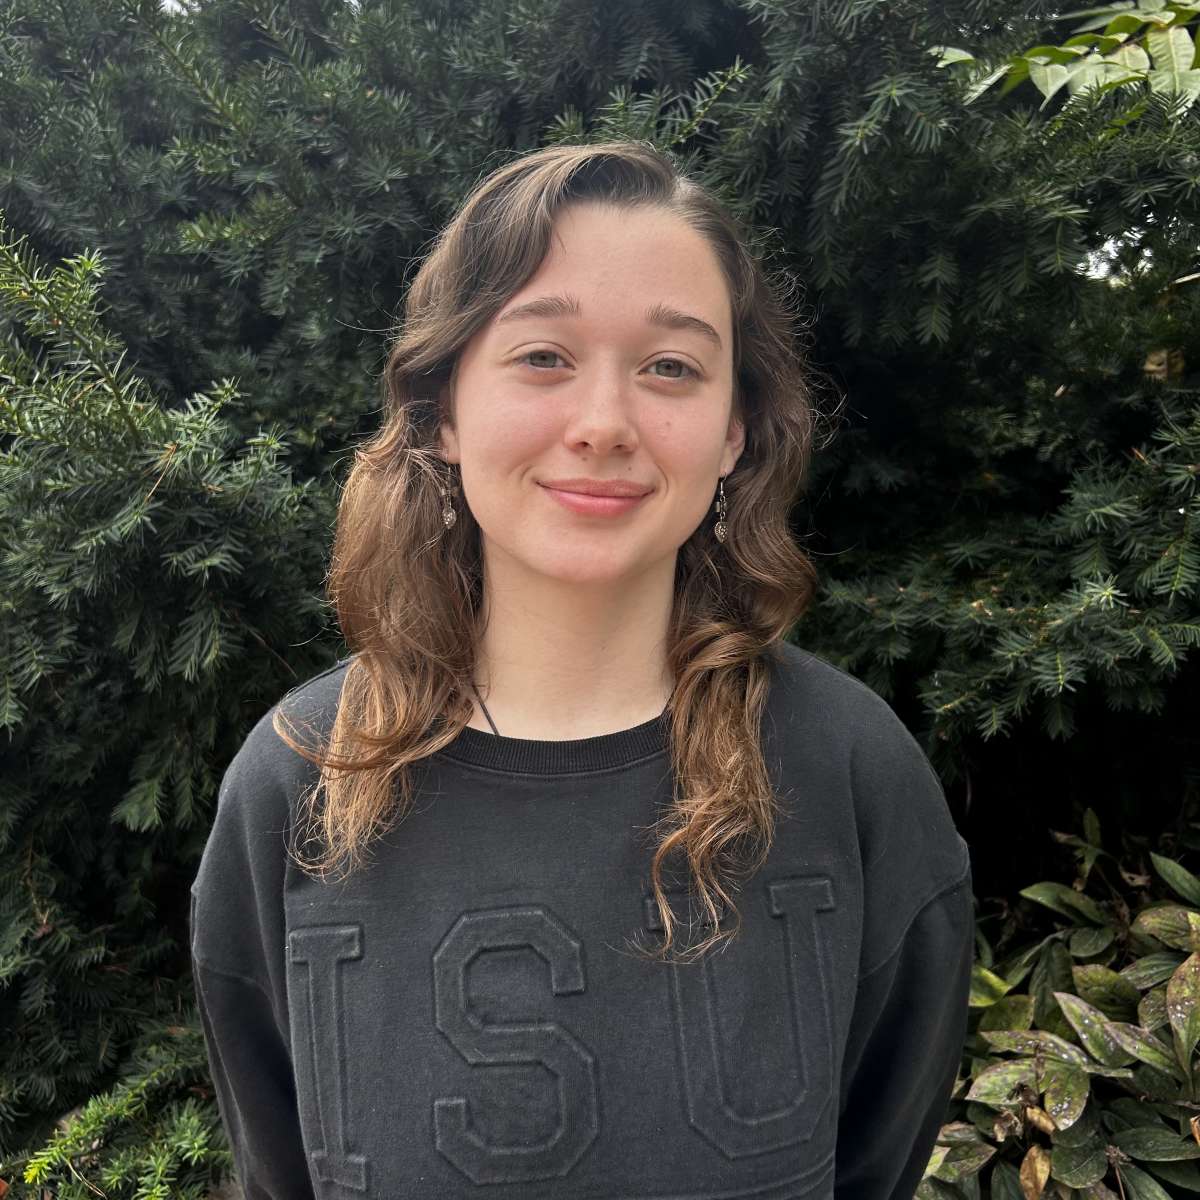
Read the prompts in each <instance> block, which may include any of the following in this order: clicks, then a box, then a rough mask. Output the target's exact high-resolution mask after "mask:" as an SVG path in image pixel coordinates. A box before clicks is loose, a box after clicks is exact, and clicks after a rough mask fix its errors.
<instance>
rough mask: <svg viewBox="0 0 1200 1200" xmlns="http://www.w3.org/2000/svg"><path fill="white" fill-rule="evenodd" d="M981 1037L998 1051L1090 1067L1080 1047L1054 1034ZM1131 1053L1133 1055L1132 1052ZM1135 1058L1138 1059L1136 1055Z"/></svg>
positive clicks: (993, 1032) (1002, 1032)
mask: <svg viewBox="0 0 1200 1200" xmlns="http://www.w3.org/2000/svg"><path fill="white" fill-rule="evenodd" d="M979 1036H980V1037H981V1038H983V1040H984V1041H985V1042H987V1043H988V1045H989V1046H992V1047H994V1048H995V1049H997V1050H1011V1051H1014V1052H1016V1053H1017V1054H1028V1055H1033V1054H1037V1053H1038V1052H1041V1053H1042V1054H1043V1055H1045V1056H1046V1057H1047V1058H1057V1059H1058V1060H1059V1061H1060V1062H1067V1063H1073V1064H1074V1065H1075V1066H1077V1067H1086V1066H1088V1056H1087V1055H1086V1054H1084V1052H1083V1051H1082V1050H1080V1048H1079V1047H1078V1046H1072V1045H1071V1043H1070V1042H1068V1041H1065V1040H1064V1039H1063V1038H1060V1037H1057V1036H1055V1035H1054V1034H1053V1033H1044V1032H1040V1031H1031V1032H1028V1033H1026V1032H1025V1031H1024V1030H1020V1029H1006V1030H991V1029H989V1030H986V1031H981V1032H980V1034H979ZM1130 1053H1133V1052H1132V1051H1130ZM1134 1057H1137V1056H1136V1055H1134Z"/></svg>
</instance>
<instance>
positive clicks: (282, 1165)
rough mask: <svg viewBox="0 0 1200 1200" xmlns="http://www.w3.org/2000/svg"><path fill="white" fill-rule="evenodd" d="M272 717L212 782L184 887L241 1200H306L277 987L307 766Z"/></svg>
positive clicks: (281, 992)
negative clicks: (290, 830)
mask: <svg viewBox="0 0 1200 1200" xmlns="http://www.w3.org/2000/svg"><path fill="white" fill-rule="evenodd" d="M272 711H274V710H272ZM271 715H272V714H271V713H268V714H267V715H266V716H265V717H264V718H263V719H262V720H261V721H260V722H259V724H258V725H257V726H256V727H255V729H254V730H253V731H252V732H251V734H250V736H249V737H248V738H247V740H246V742H245V743H244V744H243V746H242V748H241V749H240V750H239V751H238V753H237V755H236V756H235V757H234V759H233V762H232V763H230V765H229V768H228V770H227V771H226V773H225V776H224V778H223V779H222V781H221V787H220V791H219V794H218V801H217V814H216V817H215V820H214V822H213V827H212V831H211V833H210V834H209V838H208V841H207V843H206V845H205V849H204V854H203V857H202V858H201V862H200V869H199V871H198V873H197V876H196V880H195V882H194V883H193V885H192V900H191V952H192V976H193V980H194V984H195V992H196V1001H197V1006H198V1009H199V1015H200V1022H201V1027H202V1029H203V1033H204V1040H205V1046H206V1048H207V1051H208V1061H209V1066H210V1069H211V1075H212V1081H213V1086H214V1088H215V1089H216V1096H217V1104H218V1107H219V1109H220V1113H221V1119H222V1122H223V1124H224V1126H225V1132H226V1134H227V1136H228V1139H229V1144H230V1147H231V1149H232V1151H233V1158H234V1165H235V1169H236V1172H237V1176H238V1180H239V1182H240V1184H241V1186H242V1192H243V1195H244V1197H245V1200H312V1197H313V1191H312V1186H311V1182H310V1179H309V1172H308V1167H307V1162H306V1156H305V1151H304V1145H303V1140H302V1137H301V1131H300V1121H299V1117H298V1112H297V1102H296V1086H295V1077H294V1072H293V1065H292V1056H291V1037H290V1031H289V1027H288V1010H287V998H286V985H285V982H284V970H285V963H284V928H285V919H284V912H283V884H284V874H285V868H286V830H287V825H288V820H289V812H290V807H289V806H290V795H291V793H293V792H294V791H295V790H296V789H297V788H298V787H299V786H302V777H303V771H302V770H301V769H300V768H299V767H298V766H297V762H299V763H303V761H304V760H302V759H300V758H299V756H298V755H296V754H295V753H294V752H293V751H291V749H290V748H289V747H287V746H286V744H285V743H283V742H282V740H281V739H280V738H279V737H278V735H277V734H276V733H275V732H274V730H273V729H271V727H270V719H271Z"/></svg>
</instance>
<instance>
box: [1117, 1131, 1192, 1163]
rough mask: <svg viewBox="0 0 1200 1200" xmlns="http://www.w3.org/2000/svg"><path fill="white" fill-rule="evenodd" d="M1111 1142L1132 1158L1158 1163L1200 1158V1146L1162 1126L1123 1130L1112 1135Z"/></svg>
mask: <svg viewBox="0 0 1200 1200" xmlns="http://www.w3.org/2000/svg"><path fill="white" fill-rule="evenodd" d="M1111 1141H1112V1143H1113V1145H1114V1146H1116V1147H1117V1148H1118V1149H1120V1150H1124V1151H1125V1153H1126V1154H1128V1155H1129V1156H1130V1157H1131V1158H1146V1159H1153V1160H1154V1161H1156V1162H1175V1161H1178V1160H1179V1159H1184V1158H1200V1146H1198V1145H1197V1144H1196V1143H1195V1141H1194V1140H1192V1139H1191V1138H1185V1137H1184V1136H1183V1135H1182V1134H1179V1133H1172V1132H1171V1131H1170V1130H1169V1129H1164V1128H1163V1127H1162V1126H1161V1125H1153V1126H1142V1127H1140V1128H1137V1129H1121V1130H1118V1131H1117V1132H1116V1133H1113V1134H1112V1135H1111Z"/></svg>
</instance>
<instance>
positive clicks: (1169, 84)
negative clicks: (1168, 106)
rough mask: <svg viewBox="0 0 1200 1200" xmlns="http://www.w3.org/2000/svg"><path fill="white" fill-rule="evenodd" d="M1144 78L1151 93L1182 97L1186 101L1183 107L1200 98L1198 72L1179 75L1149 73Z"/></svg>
mask: <svg viewBox="0 0 1200 1200" xmlns="http://www.w3.org/2000/svg"><path fill="white" fill-rule="evenodd" d="M1146 78H1147V79H1148V80H1149V82H1150V90H1151V91H1152V92H1155V93H1157V94H1158V95H1160V96H1182V97H1184V98H1185V99H1186V100H1187V105H1185V107H1189V106H1190V105H1191V104H1192V103H1193V102H1194V101H1195V99H1196V97H1197V96H1200V71H1184V72H1183V73H1182V74H1180V75H1172V74H1169V73H1167V72H1165V71H1151V72H1150V73H1149V74H1148V75H1147V76H1146Z"/></svg>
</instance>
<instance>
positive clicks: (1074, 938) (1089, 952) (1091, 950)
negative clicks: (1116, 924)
mask: <svg viewBox="0 0 1200 1200" xmlns="http://www.w3.org/2000/svg"><path fill="white" fill-rule="evenodd" d="M1116 936H1117V933H1116V930H1115V929H1113V927H1112V926H1111V925H1107V926H1105V927H1104V928H1103V929H1076V930H1075V932H1074V933H1072V934H1071V936H1070V937H1069V938H1068V939H1067V948H1068V949H1069V950H1070V951H1071V953H1072V954H1073V955H1074V956H1075V957H1076V958H1091V957H1092V956H1093V955H1096V954H1101V953H1103V952H1104V951H1105V950H1107V949H1108V947H1109V946H1111V945H1112V943H1113V940H1114V939H1115V938H1116Z"/></svg>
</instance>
